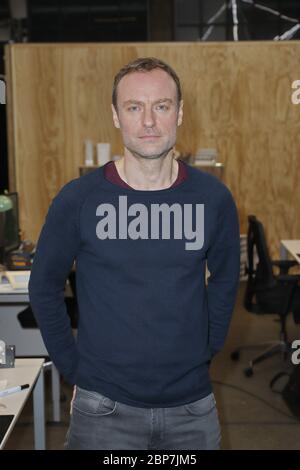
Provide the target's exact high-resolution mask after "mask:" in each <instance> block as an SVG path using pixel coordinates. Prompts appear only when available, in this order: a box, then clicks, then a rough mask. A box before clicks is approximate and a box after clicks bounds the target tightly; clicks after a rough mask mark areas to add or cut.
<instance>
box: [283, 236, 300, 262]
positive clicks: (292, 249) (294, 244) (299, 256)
mask: <svg viewBox="0 0 300 470" xmlns="http://www.w3.org/2000/svg"><path fill="white" fill-rule="evenodd" d="M289 253H290V254H291V255H292V257H293V258H294V259H295V260H296V261H297V262H298V263H299V264H300V240H281V242H280V258H281V259H287V257H288V254H289Z"/></svg>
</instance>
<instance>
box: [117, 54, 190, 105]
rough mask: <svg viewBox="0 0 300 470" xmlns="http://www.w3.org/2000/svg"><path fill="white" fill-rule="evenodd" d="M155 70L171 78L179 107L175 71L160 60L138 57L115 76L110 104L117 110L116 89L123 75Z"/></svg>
mask: <svg viewBox="0 0 300 470" xmlns="http://www.w3.org/2000/svg"><path fill="white" fill-rule="evenodd" d="M155 69H161V70H164V71H165V72H166V73H167V74H168V75H169V76H170V77H171V78H173V80H174V82H175V85H176V89H177V100H178V106H179V103H180V101H181V98H182V92H181V85H180V80H179V77H178V75H177V73H176V72H175V70H174V69H172V67H170V65H168V64H166V62H163V61H162V60H160V59H157V58H155V57H139V58H138V59H135V60H133V61H132V62H129V63H128V64H126V65H124V66H123V67H122V68H121V69H120V70H119V72H118V73H117V74H116V76H115V78H114V83H113V90H112V104H113V105H114V107H115V108H116V109H117V88H118V85H119V83H120V81H121V79H122V78H123V77H125V75H128V74H129V73H133V72H151V70H155Z"/></svg>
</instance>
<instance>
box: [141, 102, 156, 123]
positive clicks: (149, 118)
mask: <svg viewBox="0 0 300 470" xmlns="http://www.w3.org/2000/svg"><path fill="white" fill-rule="evenodd" d="M143 125H144V127H154V125H155V117H154V113H153V110H152V109H151V108H147V107H145V108H144V113H143Z"/></svg>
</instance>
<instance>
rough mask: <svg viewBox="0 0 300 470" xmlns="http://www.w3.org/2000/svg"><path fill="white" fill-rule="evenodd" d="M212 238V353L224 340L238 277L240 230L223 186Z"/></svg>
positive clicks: (209, 291)
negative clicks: (216, 222)
mask: <svg viewBox="0 0 300 470" xmlns="http://www.w3.org/2000/svg"><path fill="white" fill-rule="evenodd" d="M224 189H225V191H224V194H223V195H222V200H221V204H220V207H219V210H218V224H217V227H216V232H215V237H214V240H213V242H212V244H211V246H210V248H209V249H208V251H207V267H208V270H209V272H210V277H209V279H208V285H207V301H208V312H209V346H210V350H211V353H212V356H214V355H215V354H216V353H217V352H219V351H220V350H221V349H222V347H223V345H224V342H225V339H226V336H227V332H228V328H229V324H230V320H231V316H232V313H233V309H234V305H235V300H236V294H237V289H238V285H239V276H240V231H239V220H238V213H237V209H236V205H235V202H234V200H233V197H232V195H231V193H230V191H229V190H228V189H227V188H226V187H225V188H224Z"/></svg>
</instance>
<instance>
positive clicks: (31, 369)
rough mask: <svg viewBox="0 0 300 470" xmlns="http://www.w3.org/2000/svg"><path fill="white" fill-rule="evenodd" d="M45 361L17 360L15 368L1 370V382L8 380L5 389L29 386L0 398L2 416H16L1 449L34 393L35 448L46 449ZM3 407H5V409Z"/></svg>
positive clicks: (1, 445) (0, 413)
mask: <svg viewBox="0 0 300 470" xmlns="http://www.w3.org/2000/svg"><path fill="white" fill-rule="evenodd" d="M43 363H44V359H41V358H39V359H38V358H34V359H16V362H15V367H12V368H9V369H0V380H1V381H2V380H6V381H7V385H6V387H5V388H10V387H14V386H16V385H22V384H27V383H28V384H29V388H28V389H25V390H22V391H20V392H16V393H13V394H11V395H8V396H6V397H0V416H1V415H14V418H13V420H12V422H11V423H10V425H9V428H8V430H7V432H6V434H5V436H4V438H3V439H2V441H1V442H0V449H3V448H4V446H5V443H6V441H7V439H8V437H9V435H10V434H11V432H12V430H13V428H14V426H15V424H16V422H17V420H18V418H19V416H20V414H21V411H22V409H23V407H24V405H25V403H26V401H27V399H28V397H29V396H30V393H31V392H32V391H33V418H34V444H35V445H34V447H35V449H38V450H43V449H45V448H46V445H45V402H44V372H43ZM1 405H4V406H5V408H4V407H3V406H1Z"/></svg>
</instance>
